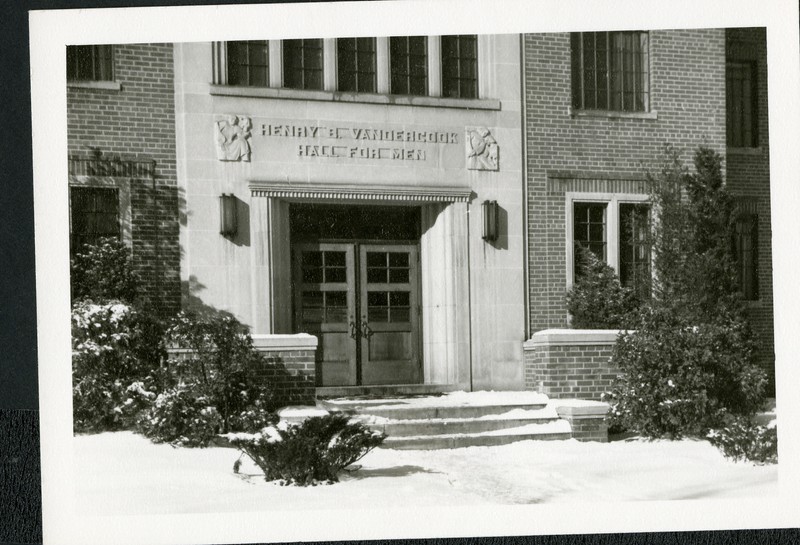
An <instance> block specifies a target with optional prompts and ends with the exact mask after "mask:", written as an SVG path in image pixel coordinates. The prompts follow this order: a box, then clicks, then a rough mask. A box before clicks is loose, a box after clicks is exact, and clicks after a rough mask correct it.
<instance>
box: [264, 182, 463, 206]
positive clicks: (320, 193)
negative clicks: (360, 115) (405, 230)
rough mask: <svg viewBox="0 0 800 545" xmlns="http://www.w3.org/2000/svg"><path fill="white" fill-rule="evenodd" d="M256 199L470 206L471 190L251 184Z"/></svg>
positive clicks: (423, 187)
mask: <svg viewBox="0 0 800 545" xmlns="http://www.w3.org/2000/svg"><path fill="white" fill-rule="evenodd" d="M250 192H251V195H252V196H253V197H277V198H283V199H314V200H318V199H337V200H361V201H363V200H376V201H405V202H469V200H470V197H471V195H472V189H471V188H469V187H447V186H437V187H426V186H416V187H397V186H381V185H368V186H349V185H347V186H332V185H330V184H293V185H286V184H285V183H265V182H251V183H250Z"/></svg>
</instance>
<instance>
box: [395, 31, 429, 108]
mask: <svg viewBox="0 0 800 545" xmlns="http://www.w3.org/2000/svg"><path fill="white" fill-rule="evenodd" d="M389 58H390V60H389V62H390V64H391V92H392V94H393V95H427V94H428V40H427V38H425V37H424V36H393V37H391V38H390V39H389Z"/></svg>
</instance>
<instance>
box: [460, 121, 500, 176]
mask: <svg viewBox="0 0 800 545" xmlns="http://www.w3.org/2000/svg"><path fill="white" fill-rule="evenodd" d="M464 140H465V143H466V146H467V169H468V170H498V169H499V162H498V153H499V150H498V146H497V141H496V140H495V139H494V137H493V136H492V135H491V133H490V132H489V129H487V128H486V127H467V134H466V138H465V139H464Z"/></svg>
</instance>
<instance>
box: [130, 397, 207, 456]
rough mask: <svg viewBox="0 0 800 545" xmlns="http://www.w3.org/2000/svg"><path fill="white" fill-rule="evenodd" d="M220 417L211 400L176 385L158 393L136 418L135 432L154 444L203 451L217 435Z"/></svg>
mask: <svg viewBox="0 0 800 545" xmlns="http://www.w3.org/2000/svg"><path fill="white" fill-rule="evenodd" d="M221 427H222V417H221V416H220V414H219V411H217V408H216V407H215V406H214V405H213V402H212V400H211V399H209V398H208V397H207V396H204V395H202V394H200V393H199V392H198V391H197V389H196V388H192V387H191V386H187V385H185V384H178V385H176V386H175V387H172V388H169V389H167V390H165V391H164V392H162V393H160V394H159V395H158V397H157V398H156V399H155V402H154V403H153V404H152V406H151V407H150V408H149V410H148V411H146V412H143V413H142V414H141V416H140V417H139V423H138V429H139V431H141V433H142V434H143V435H144V436H145V437H149V438H150V439H151V440H152V441H153V442H155V443H164V442H169V443H171V444H172V445H174V446H180V447H204V446H207V445H208V443H209V442H210V441H211V440H212V439H213V438H214V437H215V436H216V435H217V434H218V433H219V431H220V429H221Z"/></svg>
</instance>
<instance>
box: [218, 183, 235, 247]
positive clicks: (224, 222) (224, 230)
mask: <svg viewBox="0 0 800 545" xmlns="http://www.w3.org/2000/svg"><path fill="white" fill-rule="evenodd" d="M238 228H239V219H238V218H237V216H236V196H235V195H234V194H233V193H231V194H230V195H226V194H225V193H223V194H222V195H220V197H219V234H220V235H222V236H224V237H235V236H236V232H237V231H238Z"/></svg>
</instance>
